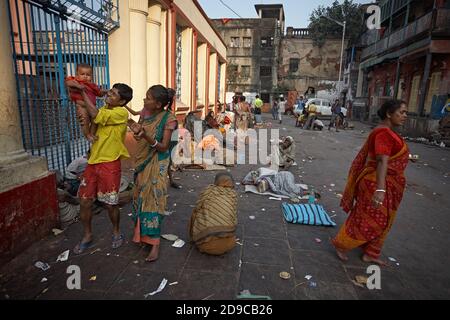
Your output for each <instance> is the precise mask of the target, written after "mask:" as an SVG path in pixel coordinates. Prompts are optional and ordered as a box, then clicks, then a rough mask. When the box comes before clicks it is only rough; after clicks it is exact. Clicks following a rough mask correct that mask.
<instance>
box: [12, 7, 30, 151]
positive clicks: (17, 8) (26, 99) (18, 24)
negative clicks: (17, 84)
mask: <svg viewBox="0 0 450 320" xmlns="http://www.w3.org/2000/svg"><path fill="white" fill-rule="evenodd" d="M15 8H16V17H17V22H18V23H17V26H18V29H19V30H18V31H19V42H20V54H21V60H22V68H23V70H22V79H23V85H24V86H25V88H24V89H25V98H24V99H23V100H25V106H26V113H27V122H28V134H29V139H30V146H29V148H30V149H31V154H32V155H34V143H33V133H32V126H31V119H30V118H31V113H30V105H29V104H28V97H29V94H28V81H27V76H26V67H25V61H24V51H23V39H22V28H21V22H22V21H21V20H20V16H21V15H20V14H19V6H18V3H17V0H15ZM19 94H21V92H19ZM23 100H22V101H23ZM24 131H25V130H24ZM24 146H25V148H27V146H26V144H25V145H24Z"/></svg>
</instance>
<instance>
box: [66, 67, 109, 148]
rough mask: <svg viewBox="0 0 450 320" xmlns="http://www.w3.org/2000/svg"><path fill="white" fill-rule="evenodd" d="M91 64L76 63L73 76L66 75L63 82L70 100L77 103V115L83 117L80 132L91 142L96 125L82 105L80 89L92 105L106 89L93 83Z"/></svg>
mask: <svg viewBox="0 0 450 320" xmlns="http://www.w3.org/2000/svg"><path fill="white" fill-rule="evenodd" d="M92 73H93V69H92V66H90V65H88V64H85V63H80V64H78V65H77V70H76V75H75V77H72V76H70V77H66V79H65V84H66V87H67V89H68V91H69V96H70V100H71V101H72V102H74V103H76V105H77V116H78V117H81V118H82V119H83V122H82V132H83V135H84V136H85V137H86V139H88V140H89V141H90V142H91V143H92V142H94V141H95V140H96V139H97V137H96V132H97V125H96V124H95V123H94V122H93V121H91V118H90V117H89V114H88V112H87V110H86V108H85V107H84V105H85V102H84V100H83V96H82V91H85V92H86V94H87V96H88V97H89V100H90V101H91V102H92V104H93V105H95V104H96V99H97V97H103V96H104V95H105V94H106V93H107V90H104V89H101V88H100V87H99V86H97V85H96V84H95V83H93V82H92Z"/></svg>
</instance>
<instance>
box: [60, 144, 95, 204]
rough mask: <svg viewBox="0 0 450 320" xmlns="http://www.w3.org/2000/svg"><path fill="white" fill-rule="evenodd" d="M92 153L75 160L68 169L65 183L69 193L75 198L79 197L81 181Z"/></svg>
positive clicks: (89, 151) (88, 152)
mask: <svg viewBox="0 0 450 320" xmlns="http://www.w3.org/2000/svg"><path fill="white" fill-rule="evenodd" d="M90 153H91V149H89V150H88V151H87V152H86V154H85V155H82V156H81V157H78V158H75V159H74V160H73V161H72V162H71V163H70V164H69V165H68V166H67V168H66V175H65V179H64V180H65V181H64V182H65V183H66V185H67V191H68V192H69V193H70V194H71V195H72V196H74V197H76V196H77V193H78V188H79V187H80V181H81V180H80V178H81V175H82V174H83V172H84V170H86V167H87V165H88V159H89V155H90Z"/></svg>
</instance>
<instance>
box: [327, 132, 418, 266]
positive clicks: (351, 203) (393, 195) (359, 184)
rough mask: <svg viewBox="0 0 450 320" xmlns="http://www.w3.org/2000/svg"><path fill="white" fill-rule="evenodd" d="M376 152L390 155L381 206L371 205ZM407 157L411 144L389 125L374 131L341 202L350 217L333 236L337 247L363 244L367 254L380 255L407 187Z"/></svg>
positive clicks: (353, 170)
mask: <svg viewBox="0 0 450 320" xmlns="http://www.w3.org/2000/svg"><path fill="white" fill-rule="evenodd" d="M377 155H387V156H389V161H388V170H387V175H386V194H385V198H384V201H383V204H382V205H381V206H380V207H379V208H375V207H374V206H373V205H372V197H373V194H374V193H375V190H376V189H377V180H376V167H377V163H376V160H375V159H376V156H377ZM408 156H409V151H408V146H407V145H406V143H405V142H404V141H403V139H402V138H401V137H400V136H399V135H398V134H396V133H395V132H394V131H392V130H391V129H389V128H376V129H375V130H373V131H372V133H371V134H370V135H369V137H368V138H367V141H366V143H365V144H364V146H363V148H362V149H361V151H360V152H359V153H358V155H357V156H356V158H355V160H354V161H353V163H352V167H351V168H350V172H349V175H348V179H347V186H346V188H345V191H344V195H343V198H342V201H341V207H342V209H344V211H345V212H347V213H349V217H348V218H347V220H346V221H345V224H344V225H343V226H342V227H341V229H340V230H339V233H338V234H337V236H336V237H335V238H334V239H333V244H334V245H335V246H336V248H338V249H340V250H343V251H348V250H351V249H354V248H357V247H362V248H363V250H364V253H365V254H367V255H368V256H370V257H373V258H375V259H378V258H379V256H380V254H381V248H382V247H383V244H384V241H385V239H386V236H387V234H388V232H389V230H390V229H391V227H392V224H393V222H394V219H395V215H396V213H397V209H398V207H399V205H400V202H401V200H402V197H403V192H404V190H405V185H406V180H405V176H404V171H405V169H406V166H407V164H408Z"/></svg>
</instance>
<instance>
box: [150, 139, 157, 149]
mask: <svg viewBox="0 0 450 320" xmlns="http://www.w3.org/2000/svg"><path fill="white" fill-rule="evenodd" d="M157 145H158V140H155V143H154V144H152V145H151V146H150V147H152V148H155V147H156V146H157Z"/></svg>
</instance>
